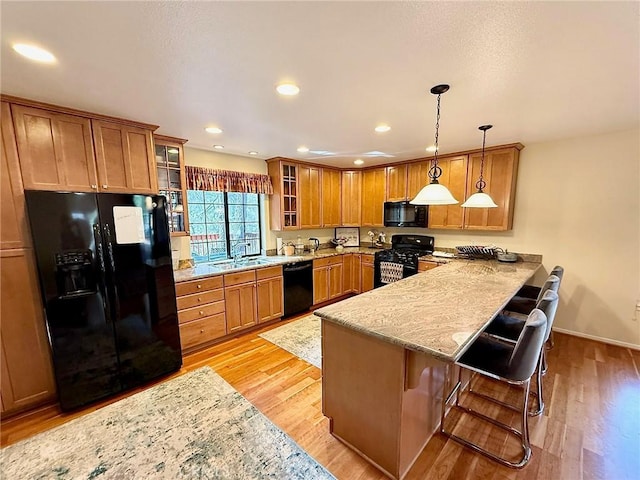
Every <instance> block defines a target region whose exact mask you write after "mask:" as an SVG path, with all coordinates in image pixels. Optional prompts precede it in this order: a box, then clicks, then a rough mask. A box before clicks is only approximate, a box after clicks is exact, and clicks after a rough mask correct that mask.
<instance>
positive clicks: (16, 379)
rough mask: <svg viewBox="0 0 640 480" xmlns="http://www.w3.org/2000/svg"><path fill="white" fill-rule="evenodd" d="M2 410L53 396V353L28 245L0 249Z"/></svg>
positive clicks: (46, 399) (25, 407)
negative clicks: (24, 247) (25, 246)
mask: <svg viewBox="0 0 640 480" xmlns="http://www.w3.org/2000/svg"><path fill="white" fill-rule="evenodd" d="M0 266H1V268H0V275H1V278H0V285H2V289H1V291H0V293H1V295H0V312H1V323H0V332H1V342H0V365H1V371H0V398H1V399H2V402H1V405H2V413H3V414H4V413H11V412H15V411H20V410H25V409H28V408H30V407H34V406H36V405H38V404H41V403H44V402H47V401H50V400H53V399H54V398H55V382H54V379H53V369H52V365H51V353H50V351H49V344H48V342H47V335H46V332H45V322H44V318H43V316H42V309H41V307H40V305H41V300H40V292H39V289H38V283H37V280H36V274H35V272H36V267H35V262H34V260H33V253H32V251H31V250H30V249H15V250H1V251H0Z"/></svg>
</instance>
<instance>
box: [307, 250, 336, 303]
mask: <svg viewBox="0 0 640 480" xmlns="http://www.w3.org/2000/svg"><path fill="white" fill-rule="evenodd" d="M342 282H343V265H342V255H337V256H334V257H327V258H321V259H318V260H314V261H313V304H314V305H317V304H319V303H323V302H326V301H328V300H333V299H334V298H338V297H340V296H342V295H343V294H344V289H343V284H342Z"/></svg>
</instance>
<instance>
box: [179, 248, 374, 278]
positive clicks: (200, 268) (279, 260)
mask: <svg viewBox="0 0 640 480" xmlns="http://www.w3.org/2000/svg"><path fill="white" fill-rule="evenodd" d="M380 250H381V249H380V248H368V247H347V248H345V249H344V250H343V251H342V252H337V251H336V250H335V248H322V249H320V250H318V251H316V252H315V253H313V254H311V253H308V252H305V253H304V254H303V255H291V256H286V255H270V256H267V257H260V258H262V259H264V261H265V263H263V264H258V265H232V264H231V263H227V264H224V263H221V262H210V263H198V264H196V266H195V267H191V268H183V269H180V270H174V271H173V278H174V280H175V281H176V282H186V281H189V280H195V279H197V278H203V277H213V276H216V275H224V274H225V273H231V272H241V271H243V270H255V269H258V268H268V267H272V266H274V265H282V264H285V263H295V262H303V261H305V260H314V259H318V258H325V257H333V256H335V255H344V254H346V253H369V254H372V255H373V254H374V253H376V252H378V251H380ZM251 258H255V257H245V260H246V259H251Z"/></svg>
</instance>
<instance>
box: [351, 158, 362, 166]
mask: <svg viewBox="0 0 640 480" xmlns="http://www.w3.org/2000/svg"><path fill="white" fill-rule="evenodd" d="M353 163H355V164H356V165H362V164H363V163H364V160H360V159H357V160H354V161H353Z"/></svg>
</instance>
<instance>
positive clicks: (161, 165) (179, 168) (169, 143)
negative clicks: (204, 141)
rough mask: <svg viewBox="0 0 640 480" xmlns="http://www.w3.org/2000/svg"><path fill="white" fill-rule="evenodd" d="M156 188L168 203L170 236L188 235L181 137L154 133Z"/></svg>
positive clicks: (184, 141)
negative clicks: (156, 171)
mask: <svg viewBox="0 0 640 480" xmlns="http://www.w3.org/2000/svg"><path fill="white" fill-rule="evenodd" d="M153 138H154V143H155V150H156V165H157V168H158V190H159V192H160V195H164V196H165V197H166V198H167V204H168V205H169V219H170V221H169V231H170V232H171V236H180V235H189V220H188V216H187V202H186V200H187V182H186V178H185V173H184V153H183V145H184V144H185V143H186V142H187V140H184V139H182V138H174V137H165V136H162V135H154V137H153Z"/></svg>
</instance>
